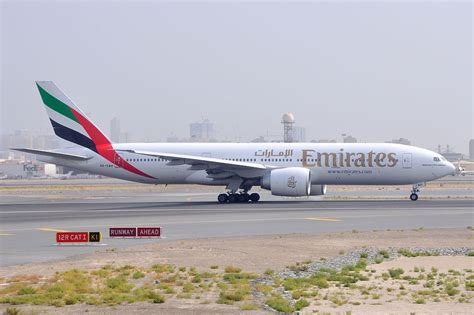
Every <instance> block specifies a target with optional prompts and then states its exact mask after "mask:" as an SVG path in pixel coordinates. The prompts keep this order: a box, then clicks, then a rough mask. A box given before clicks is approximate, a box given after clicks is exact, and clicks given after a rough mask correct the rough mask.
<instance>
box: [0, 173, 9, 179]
mask: <svg viewBox="0 0 474 315" xmlns="http://www.w3.org/2000/svg"><path fill="white" fill-rule="evenodd" d="M7 178H8V175H7V174H2V175H0V180H2V179H7Z"/></svg>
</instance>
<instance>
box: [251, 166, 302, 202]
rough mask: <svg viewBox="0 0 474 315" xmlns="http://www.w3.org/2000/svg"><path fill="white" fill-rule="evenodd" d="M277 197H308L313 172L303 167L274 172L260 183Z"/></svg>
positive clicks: (281, 169)
mask: <svg viewBox="0 0 474 315" xmlns="http://www.w3.org/2000/svg"><path fill="white" fill-rule="evenodd" d="M260 186H261V187H262V188H263V189H268V190H270V191H271V192H272V195H276V196H308V195H310V193H311V172H310V170H309V169H307V168H303V167H287V168H280V169H275V170H272V171H271V172H270V173H269V174H267V175H265V176H264V177H263V178H262V180H261V183H260Z"/></svg>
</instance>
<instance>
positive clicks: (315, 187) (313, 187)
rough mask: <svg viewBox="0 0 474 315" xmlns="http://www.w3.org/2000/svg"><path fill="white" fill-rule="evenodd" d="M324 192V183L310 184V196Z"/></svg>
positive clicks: (323, 193)
mask: <svg viewBox="0 0 474 315" xmlns="http://www.w3.org/2000/svg"><path fill="white" fill-rule="evenodd" d="M325 194H326V185H311V196H322V195H325Z"/></svg>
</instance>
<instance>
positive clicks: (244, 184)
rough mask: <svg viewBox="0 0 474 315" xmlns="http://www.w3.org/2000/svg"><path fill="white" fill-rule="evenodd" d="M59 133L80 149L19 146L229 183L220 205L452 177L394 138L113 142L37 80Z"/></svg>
mask: <svg viewBox="0 0 474 315" xmlns="http://www.w3.org/2000/svg"><path fill="white" fill-rule="evenodd" d="M36 85H37V87H38V89H39V93H40V95H41V98H42V99H43V103H44V104H45V105H46V106H45V107H46V111H47V113H48V115H49V119H50V121H51V124H52V125H53V129H54V132H55V134H56V135H57V136H58V137H60V138H63V139H65V140H67V141H69V142H72V143H74V144H76V145H78V146H79V147H73V148H67V149H61V150H36V149H31V148H16V149H14V150H18V151H23V152H27V153H31V154H36V155H37V158H38V160H40V161H43V162H46V163H52V164H57V165H62V166H68V167H71V168H74V169H78V170H81V171H85V172H90V173H95V174H100V175H104V176H109V177H115V178H120V179H124V180H129V181H135V182H140V183H148V184H200V185H217V186H225V187H226V192H225V193H224V191H223V193H221V194H219V195H218V197H217V200H218V201H219V202H221V203H227V202H229V203H233V202H257V201H259V199H260V196H259V195H258V194H257V193H249V191H250V190H251V189H252V187H255V186H260V187H261V188H263V189H267V190H270V191H271V193H272V195H277V196H315V195H324V194H325V193H326V185H408V184H409V185H413V186H412V187H413V188H412V191H411V195H410V199H411V200H413V201H415V200H417V199H418V193H419V188H420V187H421V186H422V185H423V184H424V183H425V182H427V181H431V180H435V179H438V178H441V177H443V176H446V175H454V174H455V173H456V169H455V167H454V165H453V164H451V163H450V162H448V161H447V160H446V159H445V158H444V157H443V156H441V155H440V154H438V153H435V152H432V151H429V150H426V149H421V148H417V147H414V146H408V145H400V144H390V143H112V142H111V141H110V140H109V139H108V138H107V136H105V134H104V133H103V132H101V131H100V130H99V128H98V127H97V126H96V125H95V124H94V123H93V122H92V121H91V120H90V119H88V118H87V116H86V115H85V114H84V112H82V111H81V110H80V109H79V107H77V106H76V105H75V104H74V103H73V102H72V101H71V99H70V98H69V97H67V96H66V95H65V94H64V93H63V92H62V91H61V90H60V89H59V88H58V87H57V86H56V85H55V84H54V83H53V82H51V81H38V82H36Z"/></svg>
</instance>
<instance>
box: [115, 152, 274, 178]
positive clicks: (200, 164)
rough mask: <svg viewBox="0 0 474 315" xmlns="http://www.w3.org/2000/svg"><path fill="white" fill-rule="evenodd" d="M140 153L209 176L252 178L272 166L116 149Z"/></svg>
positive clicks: (260, 174)
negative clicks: (200, 171)
mask: <svg viewBox="0 0 474 315" xmlns="http://www.w3.org/2000/svg"><path fill="white" fill-rule="evenodd" d="M117 151H123V152H129V153H135V154H140V155H147V156H152V157H157V158H160V159H163V160H168V161H169V162H168V163H167V165H183V164H187V165H190V169H192V170H205V171H206V172H207V173H208V174H209V177H214V178H219V177H220V178H225V177H229V176H231V175H232V174H237V175H239V176H241V177H244V178H252V177H259V176H262V174H263V172H262V171H265V170H267V169H270V168H273V167H272V166H269V165H263V164H259V163H254V162H241V161H229V160H224V159H216V158H212V157H205V156H195V155H185V154H174V153H162V152H153V151H141V150H117Z"/></svg>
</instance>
